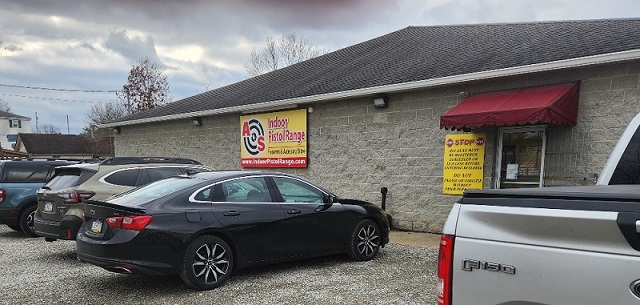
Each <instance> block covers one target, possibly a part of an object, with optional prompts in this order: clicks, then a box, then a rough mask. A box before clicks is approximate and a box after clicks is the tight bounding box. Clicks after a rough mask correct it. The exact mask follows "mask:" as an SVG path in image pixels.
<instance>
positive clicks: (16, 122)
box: [9, 119, 22, 128]
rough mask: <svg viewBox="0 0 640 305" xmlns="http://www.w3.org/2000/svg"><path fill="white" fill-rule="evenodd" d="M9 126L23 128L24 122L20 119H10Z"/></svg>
mask: <svg viewBox="0 0 640 305" xmlns="http://www.w3.org/2000/svg"><path fill="white" fill-rule="evenodd" d="M9 128H22V122H21V121H20V120H16V119H13V120H9Z"/></svg>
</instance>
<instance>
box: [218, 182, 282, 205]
mask: <svg viewBox="0 0 640 305" xmlns="http://www.w3.org/2000/svg"><path fill="white" fill-rule="evenodd" d="M221 185H222V191H223V193H224V198H225V201H227V202H271V195H270V194H269V189H268V188H267V183H266V181H265V180H264V178H262V177H252V178H242V179H235V180H231V181H226V182H222V184H221Z"/></svg>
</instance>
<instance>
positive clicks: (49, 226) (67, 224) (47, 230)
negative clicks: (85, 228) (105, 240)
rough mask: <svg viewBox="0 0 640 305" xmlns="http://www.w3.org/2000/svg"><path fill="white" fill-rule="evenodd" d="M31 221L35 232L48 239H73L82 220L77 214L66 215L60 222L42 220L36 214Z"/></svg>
mask: <svg viewBox="0 0 640 305" xmlns="http://www.w3.org/2000/svg"><path fill="white" fill-rule="evenodd" d="M33 222H34V225H35V227H36V234H38V235H40V236H43V237H46V238H50V239H66V240H75V239H76V235H77V234H78V230H79V229H80V226H82V223H83V222H84V221H83V220H82V218H80V217H78V216H73V215H67V216H65V217H64V218H63V219H62V221H60V222H57V221H49V220H44V219H42V218H39V217H37V216H36V218H35V219H34V221H33Z"/></svg>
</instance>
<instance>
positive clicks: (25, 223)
mask: <svg viewBox="0 0 640 305" xmlns="http://www.w3.org/2000/svg"><path fill="white" fill-rule="evenodd" d="M37 208H38V206H36V205H31V206H28V207H26V208H25V209H24V211H22V213H20V217H19V218H18V223H19V224H20V229H22V232H24V233H27V235H29V236H31V237H38V234H36V228H35V225H34V223H33V218H34V217H35V215H36V209H37Z"/></svg>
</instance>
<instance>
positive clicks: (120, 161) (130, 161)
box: [100, 157, 201, 165]
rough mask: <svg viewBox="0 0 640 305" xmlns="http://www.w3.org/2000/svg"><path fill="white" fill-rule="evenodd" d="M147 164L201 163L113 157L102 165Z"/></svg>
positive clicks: (172, 159) (165, 159) (155, 158)
mask: <svg viewBox="0 0 640 305" xmlns="http://www.w3.org/2000/svg"><path fill="white" fill-rule="evenodd" d="M146 163H177V164H198V165H200V164H201V163H200V162H198V161H195V160H192V159H186V158H164V157H113V158H109V159H105V160H104V161H102V162H100V164H105V165H125V164H146Z"/></svg>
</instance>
